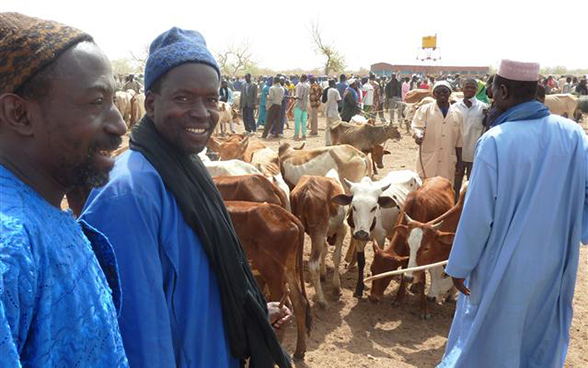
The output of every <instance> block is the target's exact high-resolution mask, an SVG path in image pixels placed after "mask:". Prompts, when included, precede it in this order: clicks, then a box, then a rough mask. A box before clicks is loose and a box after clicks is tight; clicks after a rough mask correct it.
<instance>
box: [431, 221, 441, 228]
mask: <svg viewBox="0 0 588 368" xmlns="http://www.w3.org/2000/svg"><path fill="white" fill-rule="evenodd" d="M443 221H444V220H441V222H438V223H436V224H432V225H431V227H432V228H433V230H439V229H440V228H441V225H443Z"/></svg>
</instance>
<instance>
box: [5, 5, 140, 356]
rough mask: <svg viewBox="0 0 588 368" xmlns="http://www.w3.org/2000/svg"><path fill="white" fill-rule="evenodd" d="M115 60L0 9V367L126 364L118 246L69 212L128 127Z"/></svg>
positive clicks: (63, 31) (61, 31)
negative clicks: (73, 196)
mask: <svg viewBox="0 0 588 368" xmlns="http://www.w3.org/2000/svg"><path fill="white" fill-rule="evenodd" d="M114 93H115V83H114V78H113V75H112V70H111V68H110V62H109V61H108V59H107V58H106V56H105V55H104V53H103V52H102V51H101V50H100V49H99V48H98V47H97V46H96V45H95V44H94V43H93V41H92V38H91V37H90V36H89V35H88V34H86V33H84V32H82V31H80V30H77V29H75V28H72V27H68V26H66V25H63V24H60V23H57V22H53V21H47V20H42V19H37V18H32V17H28V16H25V15H22V14H18V13H0V188H1V190H0V366H1V367H21V366H23V367H127V366H128V362H127V359H126V357H125V352H124V349H123V343H122V339H121V336H120V332H119V328H118V323H117V312H118V310H120V309H119V308H120V302H121V292H120V283H119V279H118V272H117V265H116V259H115V257H114V253H113V251H112V248H111V246H110V244H109V243H108V240H106V238H105V237H104V236H103V235H102V234H101V233H100V232H98V231H97V230H96V229H94V228H93V227H91V226H89V225H88V224H86V223H85V222H83V221H82V222H80V223H78V222H76V221H75V219H74V217H73V215H72V213H71V211H62V210H61V201H62V199H63V197H64V195H65V194H66V193H67V192H69V191H70V190H72V189H73V188H75V187H78V186H82V187H88V186H89V187H92V186H100V185H103V184H104V183H105V182H106V181H107V180H108V172H109V171H110V169H112V167H113V165H114V160H113V159H111V158H110V151H112V150H114V149H116V148H117V147H118V146H119V145H120V143H121V136H122V135H123V134H124V133H125V131H126V127H125V125H124V122H123V120H122V118H121V116H120V113H119V112H118V110H117V109H116V107H115V106H114V103H113V99H114Z"/></svg>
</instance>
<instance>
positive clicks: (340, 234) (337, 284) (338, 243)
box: [333, 226, 346, 296]
mask: <svg viewBox="0 0 588 368" xmlns="http://www.w3.org/2000/svg"><path fill="white" fill-rule="evenodd" d="M345 230H346V229H345V227H344V226H342V227H341V228H340V229H339V230H338V231H337V239H336V240H335V252H334V253H333V263H334V264H335V270H334V272H333V287H334V289H333V294H335V295H336V296H340V295H341V279H340V278H339V265H340V263H341V250H342V248H343V239H344V238H345Z"/></svg>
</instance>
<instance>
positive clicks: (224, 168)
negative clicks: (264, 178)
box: [198, 148, 262, 178]
mask: <svg viewBox="0 0 588 368" xmlns="http://www.w3.org/2000/svg"><path fill="white" fill-rule="evenodd" d="M198 157H200V160H201V161H202V163H203V164H204V166H206V170H208V173H209V174H210V176H212V177H213V178H214V177H216V176H236V175H250V174H259V175H262V173H261V172H260V171H259V170H257V169H256V168H255V166H253V165H251V164H248V163H247V162H243V161H241V160H227V161H211V160H210V158H208V156H206V148H204V150H202V152H200V153H199V154H198Z"/></svg>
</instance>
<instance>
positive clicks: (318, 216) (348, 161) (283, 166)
mask: <svg viewBox="0 0 588 368" xmlns="http://www.w3.org/2000/svg"><path fill="white" fill-rule="evenodd" d="M119 94H120V96H119ZM554 96H556V97H557V96H559V95H554ZM428 98H429V96H428V95H427V94H423V95H422V96H419V97H416V100H417V101H416V103H415V104H414V105H410V106H408V109H405V113H407V114H408V117H407V118H406V119H407V120H409V119H410V114H411V109H412V110H413V112H412V113H414V110H415V109H418V107H419V106H420V105H422V104H423V103H427V102H430V101H427V99H428ZM558 98H559V97H558ZM559 99H560V101H558V102H557V106H560V105H561V106H560V107H561V109H562V110H566V109H567V107H566V106H564V105H565V104H566V103H567V102H566V101H567V100H566V99H565V98H559ZM143 101H144V96H143V95H142V94H141V93H133V91H131V90H129V91H126V92H118V93H117V106H118V107H119V108H120V109H121V110H120V111H121V113H122V114H123V117H124V119H125V121H126V122H127V124H128V125H129V127H131V126H132V125H133V124H135V123H136V122H137V120H138V119H139V117H140V116H142V114H144V110H141V109H140V108H143V106H142V105H143ZM546 103H547V102H546ZM139 107H140V108H139ZM550 108H552V109H553V108H557V107H550ZM135 110H137V111H135ZM568 110H569V109H568ZM219 111H220V115H221V118H220V122H219V125H218V127H217V129H216V130H215V134H214V135H213V137H211V138H210V140H209V142H208V145H207V148H206V149H205V150H204V151H203V152H201V153H200V154H199V155H198V157H199V158H200V160H201V161H202V162H203V164H204V165H205V166H206V168H207V169H208V171H209V173H210V175H211V176H212V177H213V180H214V182H215V184H216V185H217V187H218V189H219V191H220V193H221V195H222V197H223V199H224V200H225V204H226V207H227V210H228V212H229V214H230V216H231V218H232V220H233V224H234V226H235V230H236V232H237V235H238V236H239V239H240V241H241V244H242V246H243V248H244V250H245V252H246V254H247V256H248V259H249V262H250V266H251V268H252V270H253V273H254V275H255V277H256V279H257V281H258V283H259V285H260V287H261V288H262V290H264V291H265V292H266V295H267V297H268V300H272V301H278V300H280V299H282V298H283V296H284V294H285V293H286V289H287V290H288V292H287V293H288V295H287V296H288V299H289V302H288V305H289V306H290V308H291V309H292V311H293V314H294V317H295V321H296V332H297V340H296V349H295V351H294V357H295V358H297V359H302V358H304V356H305V352H306V349H307V342H306V339H307V335H309V334H310V333H311V330H312V320H311V319H312V318H311V316H312V314H311V308H316V307H318V308H319V309H325V308H328V307H329V303H328V301H327V298H326V297H325V293H324V291H323V287H322V284H324V283H325V282H332V286H333V288H332V290H333V294H334V295H332V297H334V298H338V297H339V296H340V295H341V280H340V267H341V265H340V263H341V258H342V251H343V250H342V248H343V244H344V239H345V237H347V236H348V234H349V239H350V241H349V244H350V245H349V248H348V250H347V252H346V253H347V254H346V256H345V259H346V260H347V262H348V265H347V267H348V268H351V267H354V266H355V265H356V266H357V282H356V286H355V291H354V296H355V297H357V298H362V296H363V294H364V290H365V285H364V273H365V266H366V257H365V254H366V252H365V249H366V246H367V245H368V243H370V242H371V248H372V249H373V254H374V258H373V260H371V266H370V271H371V274H372V275H378V274H381V273H384V272H387V271H393V270H398V269H403V268H408V269H410V268H413V267H417V266H422V265H429V264H433V263H436V262H439V261H444V260H446V259H447V258H448V256H449V252H450V250H451V246H452V242H453V237H454V234H455V231H456V228H457V223H458V221H459V216H460V214H461V209H462V206H463V201H464V195H465V191H466V190H467V185H465V186H464V188H463V189H462V192H461V193H460V194H459V199H458V200H457V203H455V197H456V196H455V193H454V191H453V187H452V185H451V183H450V182H449V181H448V180H446V179H444V178H441V177H435V178H430V179H427V180H425V181H424V182H423V181H422V180H421V178H419V176H418V175H417V174H416V173H415V172H413V171H411V170H396V171H390V172H388V173H387V175H385V176H383V177H382V178H380V179H379V180H377V178H376V176H375V174H377V167H378V168H383V164H382V158H383V155H384V154H389V153H390V152H389V151H387V150H386V149H385V148H384V147H385V146H386V142H387V141H388V140H391V141H396V140H399V139H401V133H400V130H399V129H398V128H397V127H396V126H394V125H393V124H392V123H390V124H382V125H376V124H374V122H373V121H371V120H366V119H362V118H361V117H359V116H358V117H356V118H354V119H352V121H351V122H350V123H346V122H336V123H334V124H332V125H331V127H330V133H331V137H332V141H333V145H332V146H326V147H317V148H307V149H305V143H298V144H297V146H292V145H291V143H289V142H290V140H287V139H283V140H282V141H280V142H279V149H278V150H274V149H273V148H271V147H269V146H268V145H269V144H266V143H267V142H264V141H261V140H257V139H255V138H252V137H251V136H248V135H245V134H237V133H235V131H236V130H237V125H239V124H240V122H239V113H237V112H236V110H235V109H233V108H232V107H231V105H229V104H227V103H224V102H219ZM566 111H567V110H566ZM401 125H402V121H401ZM406 127H407V129H408V124H406ZM275 143H276V142H275ZM274 146H275V144H274ZM376 166H377V167H376ZM305 234H307V235H308V236H309V238H310V244H311V247H310V256H309V258H308V261H307V265H306V269H307V270H308V272H307V274H308V275H309V280H307V281H308V284H309V285H310V286H311V287H312V288H314V291H315V293H314V295H315V301H313V302H311V301H310V300H309V298H308V296H307V292H306V288H307V281H306V280H305V272H304V269H305V265H304V261H303V253H304V244H305V241H304V240H305ZM329 245H332V246H334V253H333V263H334V270H333V277H332V280H328V281H327V280H326V275H327V268H326V265H325V257H326V255H327V253H328V249H329ZM427 273H428V274H429V277H430V282H429V283H426V278H427V276H426V274H427ZM393 277H397V279H398V281H399V285H400V286H399V287H398V290H397V291H396V296H395V297H394V301H395V302H401V301H402V300H403V299H404V297H405V294H406V289H407V288H409V289H410V290H411V291H412V292H414V293H417V294H418V295H419V296H420V303H419V304H420V309H419V315H420V317H421V318H422V319H428V318H430V317H431V314H430V313H429V306H428V305H429V303H430V302H433V301H436V302H443V301H445V300H454V299H455V296H456V290H455V289H454V287H453V284H452V282H451V278H449V277H447V275H445V274H444V269H443V266H436V267H432V268H430V269H428V270H427V271H417V272H410V271H408V272H406V273H404V275H400V276H390V277H383V278H378V279H375V280H373V281H372V282H371V285H370V289H369V291H370V292H369V295H368V297H369V300H371V301H373V302H377V301H379V300H381V299H382V297H383V294H384V291H385V290H386V288H387V287H388V285H389V284H390V281H391V280H392V278H393ZM426 289H428V291H427V292H426V293H425V291H426Z"/></svg>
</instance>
